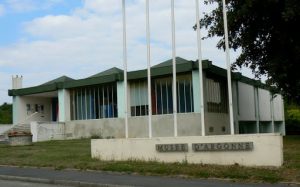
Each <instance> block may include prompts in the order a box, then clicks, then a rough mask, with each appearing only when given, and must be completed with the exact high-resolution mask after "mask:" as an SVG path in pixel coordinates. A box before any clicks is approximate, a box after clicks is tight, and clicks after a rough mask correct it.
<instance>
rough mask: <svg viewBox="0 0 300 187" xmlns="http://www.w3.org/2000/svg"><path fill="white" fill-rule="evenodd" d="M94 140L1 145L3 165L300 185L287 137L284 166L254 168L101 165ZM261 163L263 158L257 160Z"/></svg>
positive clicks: (298, 146)
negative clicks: (93, 154)
mask: <svg viewBox="0 0 300 187" xmlns="http://www.w3.org/2000/svg"><path fill="white" fill-rule="evenodd" d="M90 152H91V150H90V140H89V139H81V140H67V141H49V142H40V143H35V144H33V145H32V146H19V147H10V146H8V145H1V144H0V164H1V165H14V166H21V167H22V166H35V167H53V168H55V169H64V168H76V169H81V170H86V169H91V170H102V171H117V172H126V173H139V174H143V175H169V176H185V177H193V178H226V179H233V180H243V181H252V182H253V181H256V182H260V181H264V182H271V183H274V182H278V181H289V182H300V136H290V137H289V136H287V137H284V159H285V162H284V166H283V167H281V168H251V167H242V166H238V165H233V166H217V165H203V164H187V163H184V162H183V163H172V164H169V163H158V162H155V161H151V162H142V161H134V160H132V161H118V162H117V161H99V160H95V159H92V158H91V154H90ZM257 159H259V158H257Z"/></svg>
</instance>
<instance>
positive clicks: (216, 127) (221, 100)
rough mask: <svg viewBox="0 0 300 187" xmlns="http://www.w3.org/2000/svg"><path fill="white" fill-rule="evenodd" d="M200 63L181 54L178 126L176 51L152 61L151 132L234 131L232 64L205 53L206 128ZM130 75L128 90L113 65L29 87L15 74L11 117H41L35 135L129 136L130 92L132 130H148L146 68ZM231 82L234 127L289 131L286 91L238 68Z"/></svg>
mask: <svg viewBox="0 0 300 187" xmlns="http://www.w3.org/2000/svg"><path fill="white" fill-rule="evenodd" d="M198 67H199V66H198V61H191V60H186V59H183V58H180V57H177V58H176V72H177V73H176V74H177V76H176V77H177V78H176V79H177V83H176V84H177V85H176V89H177V93H176V95H177V113H178V114H177V126H176V127H175V126H174V125H173V120H174V118H173V85H172V59H170V60H167V61H165V62H162V63H160V64H157V65H154V66H152V67H151V101H152V103H151V106H152V108H151V109H152V124H151V125H152V135H153V137H172V136H174V128H177V132H178V136H201V132H202V130H204V131H205V135H225V134H230V122H229V104H228V90H227V72H226V70H225V69H223V68H220V67H217V66H215V65H213V64H212V62H211V61H208V60H203V61H202V72H203V89H204V91H203V93H204V95H203V98H204V101H203V104H204V111H205V112H204V122H205V123H204V126H205V129H201V115H200V112H201V110H200V98H201V97H200V93H201V92H200V82H199V69H198ZM127 80H128V87H127V96H128V98H125V94H124V93H125V86H124V73H123V70H121V69H118V68H115V67H114V68H111V69H108V70H106V71H103V72H100V73H98V74H95V75H92V76H90V77H87V78H84V79H78V80H75V79H72V78H69V77H66V76H62V77H59V78H57V79H54V80H52V81H49V82H46V83H44V84H42V85H39V86H34V87H28V88H22V87H21V85H22V83H21V82H22V77H13V89H11V90H9V95H10V96H12V97H13V123H14V124H23V125H26V124H27V125H30V124H31V123H33V122H35V123H37V124H38V126H35V128H36V129H35V130H33V129H32V128H33V127H31V130H32V131H34V132H36V133H38V134H43V137H40V139H39V138H37V140H36V141H39V140H48V139H72V138H82V137H91V136H98V137H102V138H124V137H125V126H124V123H125V122H124V121H125V120H124V119H125V115H126V110H125V106H126V105H125V101H126V99H127V102H128V108H127V111H128V137H129V138H143V137H148V134H149V128H148V111H149V108H148V90H147V69H143V70H138V71H131V72H128V73H127ZM231 82H232V98H233V116H234V134H253V133H274V132H275V133H276V132H277V133H281V134H282V135H284V134H285V123H284V107H283V99H282V96H281V95H280V94H274V93H271V92H270V89H269V87H267V86H266V85H265V84H263V83H261V82H260V81H257V80H253V79H250V78H247V77H245V76H243V75H242V74H240V73H237V72H233V73H232V81H231ZM56 127H57V128H56ZM53 129H54V130H53ZM47 130H48V131H49V132H47ZM50 131H51V132H52V134H51V133H50ZM53 132H54V133H53ZM49 133H50V134H51V135H50V134H49ZM50 136H51V137H50Z"/></svg>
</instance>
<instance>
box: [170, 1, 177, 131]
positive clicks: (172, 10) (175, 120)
mask: <svg viewBox="0 0 300 187" xmlns="http://www.w3.org/2000/svg"><path fill="white" fill-rule="evenodd" d="M171 22H172V23H171V24H172V59H173V60H172V64H173V117H174V136H175V137H177V93H176V88H177V83H176V44H175V15H174V0H171Z"/></svg>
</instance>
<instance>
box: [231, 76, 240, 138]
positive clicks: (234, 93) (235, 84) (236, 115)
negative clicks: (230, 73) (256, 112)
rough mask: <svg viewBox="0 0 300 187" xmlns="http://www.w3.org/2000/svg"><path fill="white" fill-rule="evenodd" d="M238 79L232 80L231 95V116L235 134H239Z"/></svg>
mask: <svg viewBox="0 0 300 187" xmlns="http://www.w3.org/2000/svg"><path fill="white" fill-rule="evenodd" d="M238 94H239V93H238V81H232V96H233V98H234V99H233V101H232V102H233V109H234V110H233V116H234V123H235V126H234V127H235V128H234V132H235V134H239V95H238Z"/></svg>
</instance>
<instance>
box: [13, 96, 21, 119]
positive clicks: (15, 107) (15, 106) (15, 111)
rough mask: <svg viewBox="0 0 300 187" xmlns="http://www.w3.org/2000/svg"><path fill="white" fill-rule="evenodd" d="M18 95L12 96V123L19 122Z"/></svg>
mask: <svg viewBox="0 0 300 187" xmlns="http://www.w3.org/2000/svg"><path fill="white" fill-rule="evenodd" d="M19 100H20V96H13V124H17V123H18V122H20V120H19V119H20V116H19V112H18V111H19V110H20V101H19Z"/></svg>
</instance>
